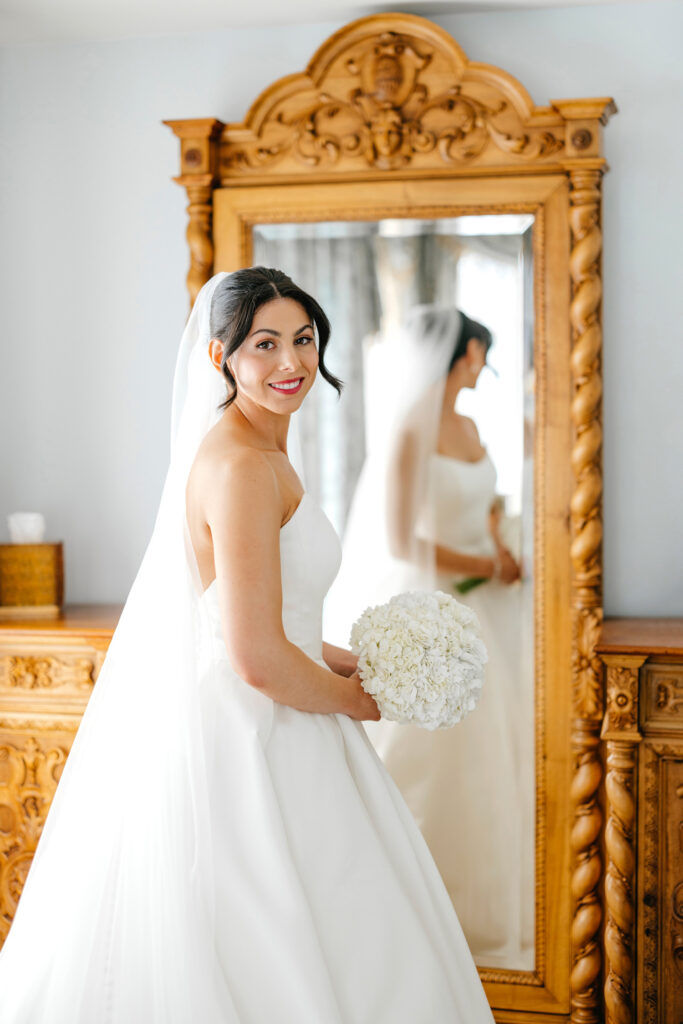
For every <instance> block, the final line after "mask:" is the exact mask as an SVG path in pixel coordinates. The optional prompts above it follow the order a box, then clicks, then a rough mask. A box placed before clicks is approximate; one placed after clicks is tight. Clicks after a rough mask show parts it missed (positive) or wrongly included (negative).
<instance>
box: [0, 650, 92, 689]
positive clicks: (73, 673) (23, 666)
mask: <svg viewBox="0 0 683 1024" xmlns="http://www.w3.org/2000/svg"><path fill="white" fill-rule="evenodd" d="M94 672H95V664H94V662H93V660H92V659H91V658H73V659H70V660H67V659H64V658H57V657H55V656H54V655H42V656H41V655H9V656H7V657H4V658H0V689H2V688H3V687H7V688H16V689H22V690H47V689H58V688H59V687H64V686H70V687H72V688H73V689H76V690H85V691H89V690H90V689H91V688H92V685H93V681H94Z"/></svg>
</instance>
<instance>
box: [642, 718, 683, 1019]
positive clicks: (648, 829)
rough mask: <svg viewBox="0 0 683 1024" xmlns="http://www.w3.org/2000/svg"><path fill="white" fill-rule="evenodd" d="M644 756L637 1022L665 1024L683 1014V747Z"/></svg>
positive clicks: (656, 745) (652, 744)
mask: <svg viewBox="0 0 683 1024" xmlns="http://www.w3.org/2000/svg"><path fill="white" fill-rule="evenodd" d="M679 740H680V737H679ZM642 753H643V764H642V788H641V794H642V809H641V812H640V836H641V847H640V850H639V858H638V859H639V865H640V867H639V874H640V882H639V893H638V896H639V899H638V904H637V905H638V911H639V913H638V962H639V964H640V974H639V980H638V984H639V996H638V1013H637V1015H636V1020H637V1021H638V1024H641V1022H642V1024H660V1022H662V1021H678V1020H680V1019H681V1014H683V964H682V963H681V951H682V943H683V902H682V900H683V840H682V838H681V832H682V831H683V785H682V780H683V747H682V746H681V745H680V742H679V743H678V745H673V744H670V743H666V742H660V741H657V740H654V741H651V740H646V742H645V743H644V745H643V750H642Z"/></svg>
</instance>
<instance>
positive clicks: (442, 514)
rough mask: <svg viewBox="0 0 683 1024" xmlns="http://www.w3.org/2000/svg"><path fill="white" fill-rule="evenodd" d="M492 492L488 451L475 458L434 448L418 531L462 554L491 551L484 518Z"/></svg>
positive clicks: (493, 480) (492, 472)
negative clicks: (469, 460)
mask: <svg viewBox="0 0 683 1024" xmlns="http://www.w3.org/2000/svg"><path fill="white" fill-rule="evenodd" d="M495 493H496V470H495V467H494V465H493V462H492V461H491V458H490V456H489V454H488V452H486V453H485V454H484V456H483V457H482V458H481V459H479V460H478V461H477V462H463V461H462V460H460V459H454V458H451V457H450V456H449V455H442V454H441V453H440V452H434V453H433V454H432V455H431V456H430V458H429V465H428V467H427V478H426V488H425V501H424V502H423V505H422V508H421V510H420V513H419V516H418V521H417V533H418V535H419V536H421V537H426V538H427V539H429V540H431V541H434V542H435V543H437V544H442V545H443V546H444V547H449V548H453V549H454V550H457V551H461V552H462V553H463V554H470V555H484V554H491V553H493V550H494V545H493V541H492V539H491V536H490V533H489V529H488V519H489V509H490V508H491V503H492V501H493V499H494V497H495Z"/></svg>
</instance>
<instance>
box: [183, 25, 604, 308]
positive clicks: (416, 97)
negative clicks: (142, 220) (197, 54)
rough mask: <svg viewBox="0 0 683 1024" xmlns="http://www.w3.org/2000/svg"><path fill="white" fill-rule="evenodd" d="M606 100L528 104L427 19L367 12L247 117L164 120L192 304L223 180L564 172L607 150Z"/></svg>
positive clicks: (517, 88) (516, 88)
mask: <svg viewBox="0 0 683 1024" xmlns="http://www.w3.org/2000/svg"><path fill="white" fill-rule="evenodd" d="M615 109H616V108H615V107H614V103H613V101H612V100H611V99H608V98H605V99H598V100H565V101H561V100H557V101H553V103H552V104H551V105H550V106H548V107H536V106H534V104H533V102H532V100H531V97H530V96H529V94H528V93H527V91H526V90H525V89H524V87H523V86H522V85H521V84H520V83H519V82H517V81H516V80H515V79H514V78H512V77H511V76H510V75H508V74H507V73H506V72H505V71H502V70H501V69H500V68H496V67H492V66H490V65H487V64H480V63H476V62H473V61H470V60H468V58H467V57H466V55H465V54H464V52H463V51H462V49H461V48H460V47H459V46H458V44H457V43H456V42H455V40H454V39H453V38H452V37H451V36H450V35H449V34H448V33H447V32H445V31H444V30H443V29H440V28H439V27H438V26H436V25H434V24H432V23H431V22H429V21H427V20H426V19H424V18H419V17H416V16H415V15H409V14H390V15H383V14H380V15H373V16H371V17H369V18H361V19H360V20H358V21H356V22H352V23H351V24H350V25H347V26H346V27H345V28H343V29H341V30H340V31H339V32H337V33H336V34H335V35H333V36H332V37H331V38H330V39H328V40H327V42H325V43H324V44H323V45H322V46H321V47H320V49H319V50H318V51H317V53H316V54H315V55H314V56H313V58H312V59H311V61H310V62H309V64H308V67H307V68H306V70H305V71H303V72H300V73H298V74H293V75H288V76H287V77H286V78H283V79H280V81H278V82H275V83H274V84H273V85H271V86H270V87H269V88H267V89H266V90H265V91H264V92H263V93H262V94H261V95H260V96H259V97H258V99H257V100H256V101H255V103H254V104H253V105H252V106H251V108H250V110H249V111H248V113H247V116H246V118H245V120H244V122H242V123H241V124H228V125H224V124H222V122H220V121H218V120H216V119H215V118H200V119H196V120H181V121H179V120H174V121H165V122H164V123H165V124H167V125H169V126H170V127H171V128H172V130H173V131H174V133H175V134H176V135H177V136H178V137H179V138H180V140H181V174H180V176H179V177H177V178H176V179H175V181H177V182H178V183H179V184H181V185H183V186H184V187H185V188H186V189H187V190H188V197H189V200H190V202H189V206H188V214H189V226H188V244H189V247H190V252H191V265H190V272H189V274H188V289H189V291H190V297H191V301H192V302H194V298H195V296H196V294H197V291H198V290H199V288H200V287H201V285H202V284H204V282H205V281H206V280H208V278H209V276H210V275H211V273H212V270H213V265H212V259H213V250H212V246H211V223H210V221H211V194H212V191H213V189H214V188H215V187H216V186H217V185H227V186H233V185H239V184H249V185H253V184H263V183H267V182H271V181H272V182H273V183H276V182H281V183H283V184H284V183H293V182H296V181H306V182H320V181H362V180H367V178H368V177H369V176H370V177H372V176H377V177H378V178H381V177H384V178H386V176H387V175H390V176H392V177H393V176H396V177H414V176H421V175H424V176H429V177H433V176H435V175H449V176H452V175H454V174H455V175H458V174H468V175H469V174H472V173H473V170H474V168H476V170H477V173H486V174H494V173H495V174H503V175H505V174H519V173H530V172H534V173H556V172H557V171H558V170H560V169H561V170H564V165H565V161H566V159H567V158H569V159H585V158H591V157H593V158H595V157H598V156H599V154H600V130H599V125H600V124H604V123H606V120H607V118H608V116H609V114H610V113H612V112H614V110H615Z"/></svg>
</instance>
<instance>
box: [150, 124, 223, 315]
mask: <svg viewBox="0 0 683 1024" xmlns="http://www.w3.org/2000/svg"><path fill="white" fill-rule="evenodd" d="M164 124H167V125H169V127H170V128H172V129H173V131H174V133H175V134H176V135H177V136H178V138H179V139H180V163H181V173H180V175H179V176H178V177H177V178H175V179H174V180H175V181H176V182H177V183H178V184H179V185H182V186H183V187H184V188H185V190H186V192H187V199H188V205H187V214H188V224H187V232H186V237H187V244H188V247H189V250H190V269H189V271H188V273H187V289H188V291H189V293H190V307H191V306H192V305H193V303H194V300H195V299H196V297H197V293H198V292H199V290H200V288H201V287H202V285H203V284H205V283H206V281H208V279H209V278H210V277H211V274H212V273H213V239H212V233H211V226H212V225H211V221H212V212H213V205H212V202H213V200H212V197H213V189H214V186H215V184H216V175H215V172H216V162H217V149H216V145H217V142H216V140H217V137H218V135H219V134H220V131H221V129H222V128H223V124H222V122H221V121H217V120H216V119H215V118H202V119H199V120H196V121H164Z"/></svg>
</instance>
